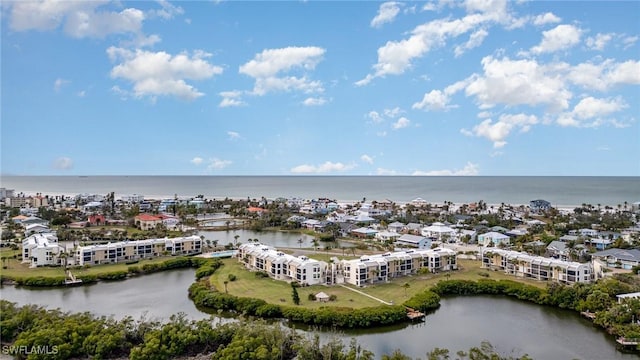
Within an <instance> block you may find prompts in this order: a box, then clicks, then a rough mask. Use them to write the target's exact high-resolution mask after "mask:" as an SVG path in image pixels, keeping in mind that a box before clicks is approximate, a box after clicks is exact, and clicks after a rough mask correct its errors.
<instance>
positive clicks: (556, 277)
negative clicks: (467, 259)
mask: <svg viewBox="0 0 640 360" xmlns="http://www.w3.org/2000/svg"><path fill="white" fill-rule="evenodd" d="M482 267H484V268H489V269H497V270H504V272H505V273H507V274H511V275H514V276H518V277H524V278H533V279H537V280H544V281H547V280H550V281H557V282H561V283H565V284H575V283H588V282H591V281H592V280H593V276H594V271H593V266H592V264H590V263H587V264H583V263H579V262H574V261H563V260H558V259H553V258H546V257H542V256H532V255H529V254H526V253H522V252H518V251H512V250H503V249H497V248H496V249H490V250H486V251H484V252H483V253H482Z"/></svg>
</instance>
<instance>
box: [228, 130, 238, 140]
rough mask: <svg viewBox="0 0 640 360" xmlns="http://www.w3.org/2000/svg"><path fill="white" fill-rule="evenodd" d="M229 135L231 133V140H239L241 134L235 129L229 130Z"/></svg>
mask: <svg viewBox="0 0 640 360" xmlns="http://www.w3.org/2000/svg"><path fill="white" fill-rule="evenodd" d="M227 135H229V140H238V139H240V138H241V137H240V134H239V133H237V132H235V131H227Z"/></svg>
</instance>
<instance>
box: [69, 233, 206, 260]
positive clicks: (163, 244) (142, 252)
mask: <svg viewBox="0 0 640 360" xmlns="http://www.w3.org/2000/svg"><path fill="white" fill-rule="evenodd" d="M200 252H202V239H200V237H198V236H195V235H194V236H187V237H178V238H164V239H146V240H138V241H120V242H115V243H108V244H100V245H90V246H81V247H78V248H77V249H76V252H75V254H74V260H75V264H76V265H85V264H91V265H94V264H106V263H117V262H123V261H124V262H126V261H132V260H139V259H145V258H152V257H156V256H162V255H190V254H198V253H200Z"/></svg>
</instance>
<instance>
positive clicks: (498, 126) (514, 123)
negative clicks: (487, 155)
mask: <svg viewBox="0 0 640 360" xmlns="http://www.w3.org/2000/svg"><path fill="white" fill-rule="evenodd" d="M538 122H539V121H538V118H537V117H536V116H535V115H525V114H503V115H501V116H500V117H499V118H498V121H496V122H493V120H492V119H485V120H483V121H482V122H481V123H480V124H478V125H476V126H474V127H473V129H471V130H466V129H462V130H461V132H462V133H463V134H465V135H468V136H478V137H484V138H486V139H488V140H490V141H492V142H493V147H494V148H496V149H498V148H501V147H504V146H505V145H506V144H507V141H506V138H507V137H508V136H509V134H510V133H511V132H512V131H513V130H516V129H520V132H527V131H529V129H530V128H531V126H532V125H535V124H538Z"/></svg>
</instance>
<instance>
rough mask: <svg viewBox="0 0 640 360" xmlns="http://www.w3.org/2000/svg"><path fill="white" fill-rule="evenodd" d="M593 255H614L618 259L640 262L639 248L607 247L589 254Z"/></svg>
mask: <svg viewBox="0 0 640 360" xmlns="http://www.w3.org/2000/svg"><path fill="white" fill-rule="evenodd" d="M591 256H595V257H609V256H612V257H615V258H616V259H619V260H627V261H637V262H640V250H638V249H608V250H603V251H599V252H597V253H593V254H591Z"/></svg>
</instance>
